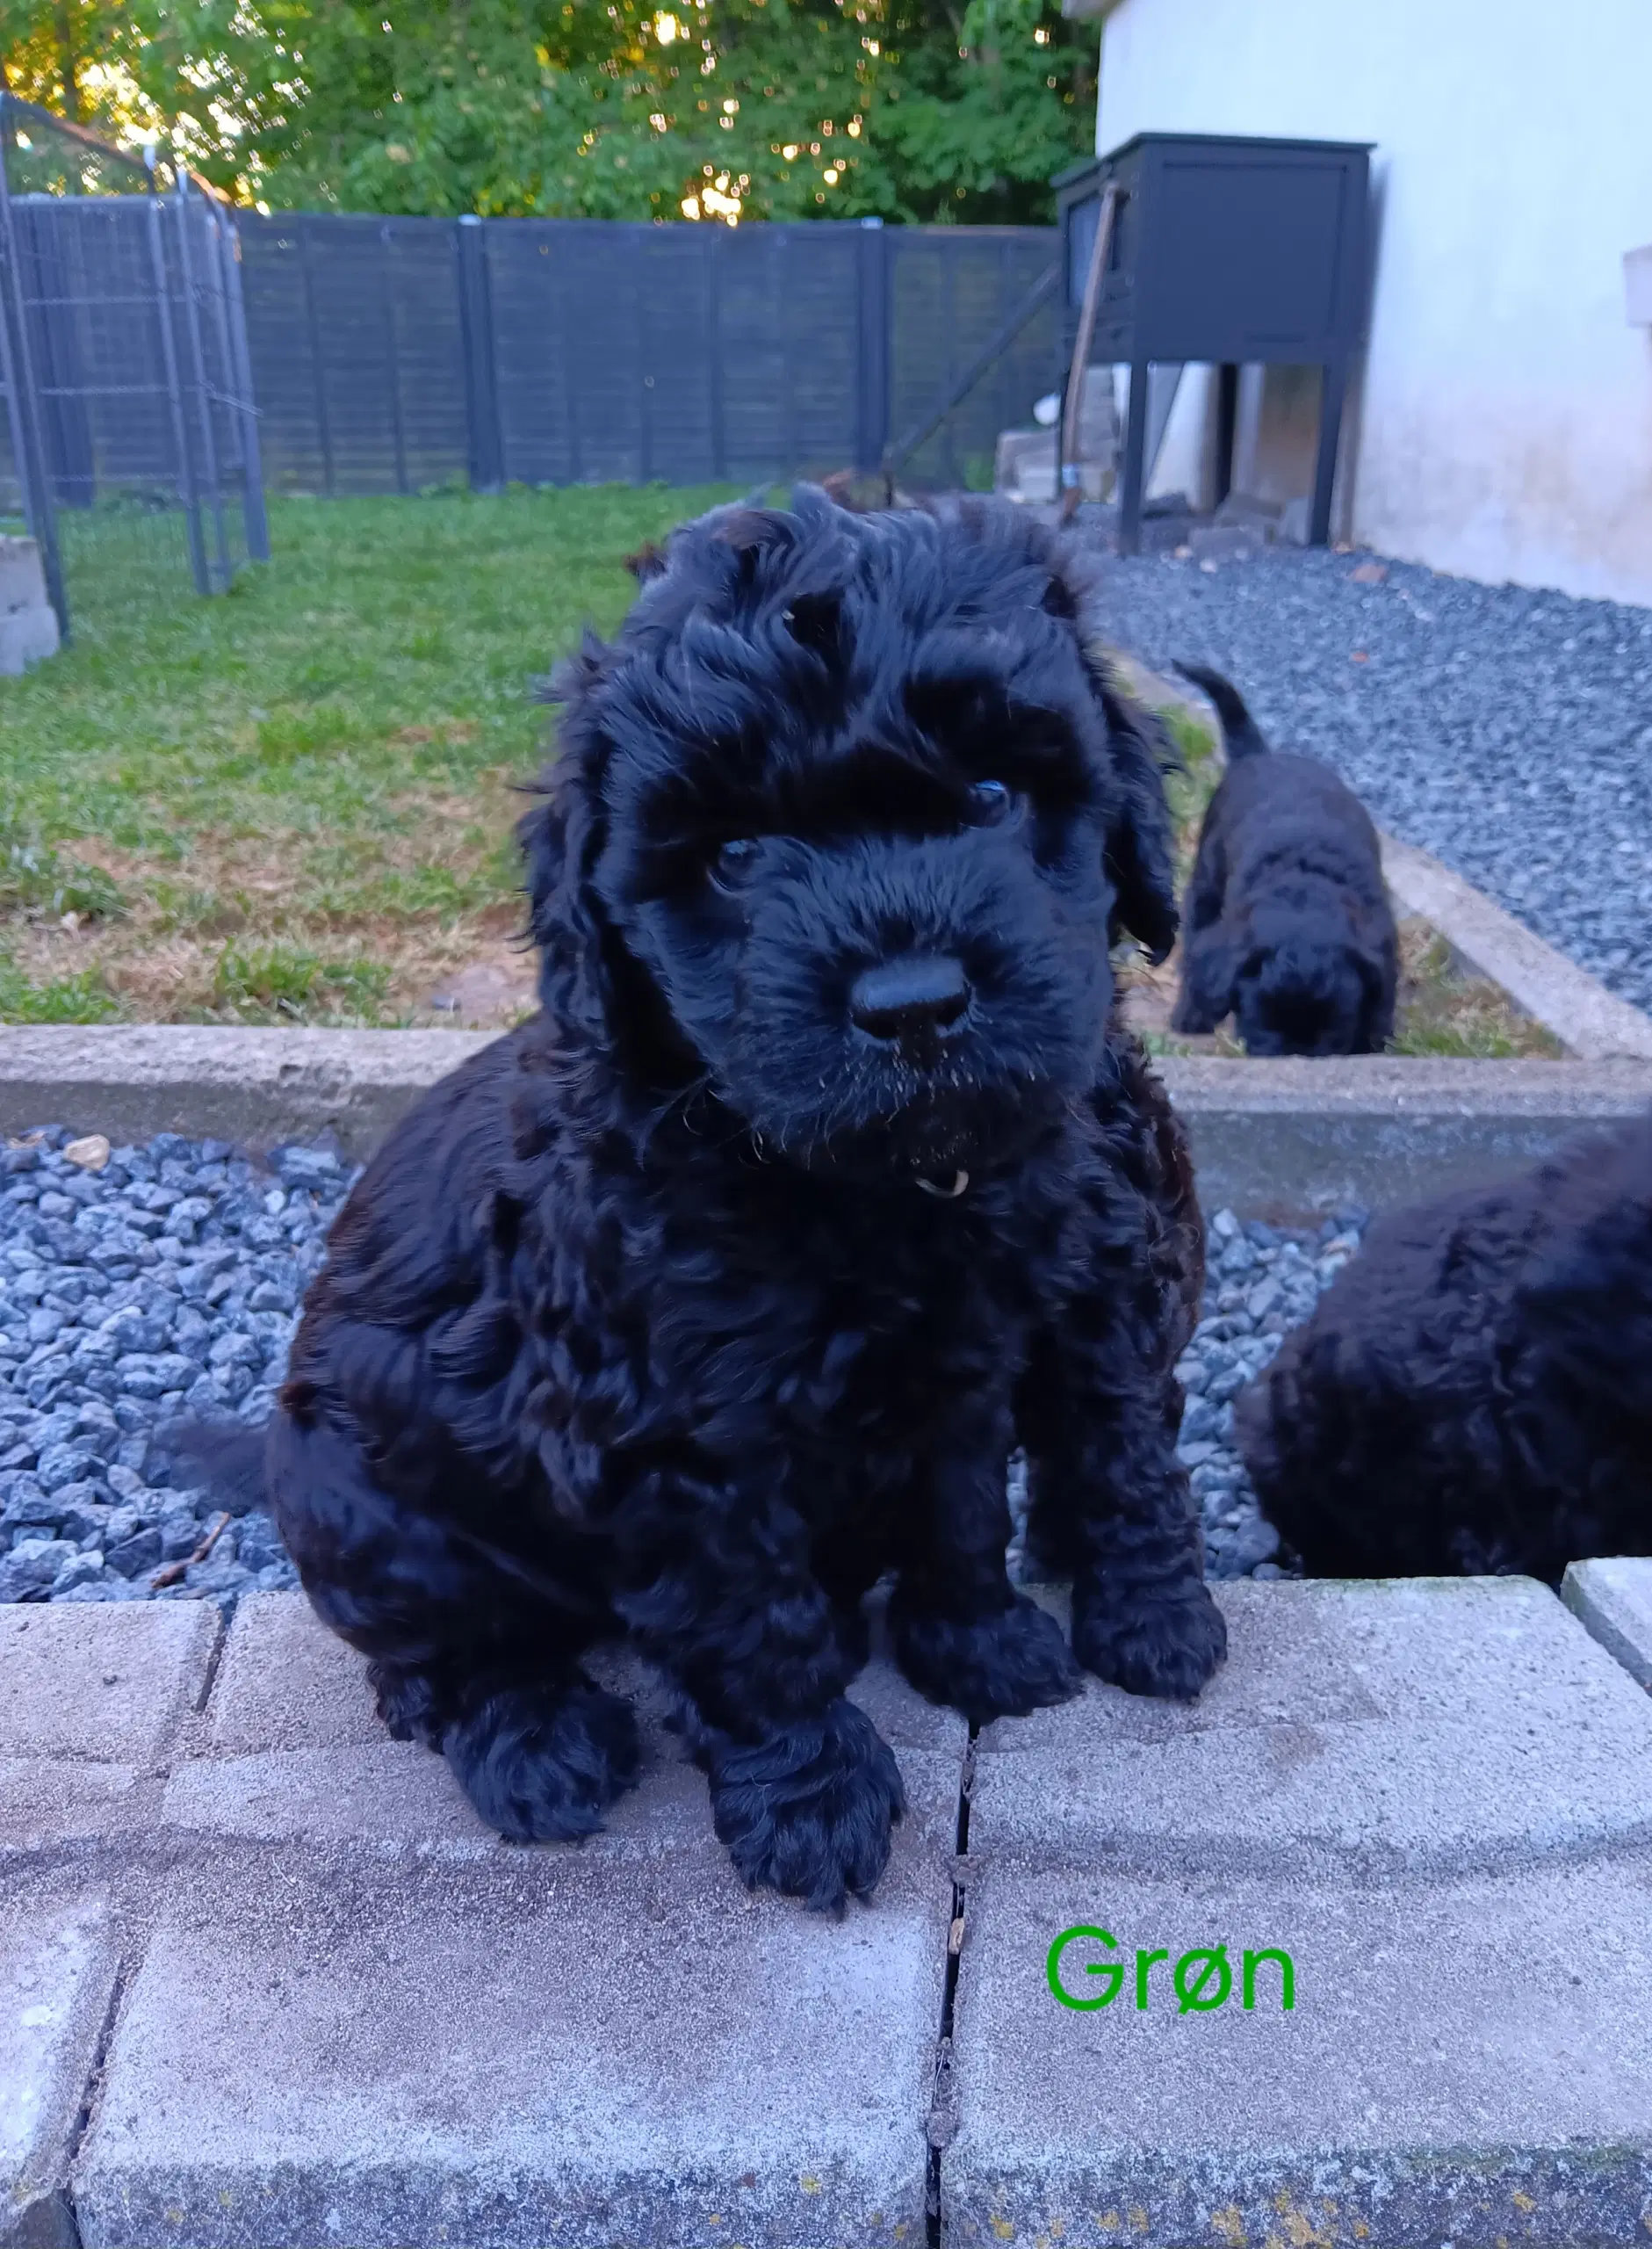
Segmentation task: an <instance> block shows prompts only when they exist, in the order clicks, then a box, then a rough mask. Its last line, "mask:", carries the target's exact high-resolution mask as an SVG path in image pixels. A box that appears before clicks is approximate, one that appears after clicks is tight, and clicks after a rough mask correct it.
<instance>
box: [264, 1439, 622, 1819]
mask: <svg viewBox="0 0 1652 2249" xmlns="http://www.w3.org/2000/svg"><path fill="white" fill-rule="evenodd" d="M269 1461H270V1497H271V1504H272V1507H273V1508H274V1511H275V1514H276V1517H277V1520H278V1523H279V1525H280V1528H281V1531H282V1534H283V1537H285V1541H286V1544H287V1547H288V1550H289V1551H290V1552H291V1553H292V1558H293V1559H294V1561H295V1562H296V1563H297V1564H298V1566H299V1574H300V1576H301V1577H302V1579H303V1581H304V1587H305V1591H306V1592H307V1594H308V1595H309V1597H310V1602H311V1604H312V1606H313V1607H314V1609H315V1611H316V1614H317V1615H318V1616H320V1617H321V1621H322V1623H326V1624H328V1625H330V1626H331V1628H332V1630H333V1631H335V1632H337V1633H338V1634H339V1635H340V1637H341V1638H343V1639H345V1640H348V1641H349V1642H350V1645H351V1646H353V1647H356V1648H358V1649H359V1650H360V1651H361V1652H362V1653H363V1654H364V1655H365V1656H366V1657H367V1659H368V1666H367V1675H368V1680H369V1682H370V1684H371V1685H372V1689H373V1692H374V1695H375V1696H376V1698H377V1701H378V1706H379V1717H381V1718H382V1719H383V1721H384V1724H385V1725H386V1729H387V1731H388V1732H390V1734H391V1735H392V1737H393V1739H397V1740H400V1741H407V1740H415V1741H422V1743H423V1744H424V1745H425V1746H426V1747H427V1748H429V1749H433V1750H436V1751H438V1752H439V1753H440V1754H442V1755H443V1756H444V1757H445V1758H446V1760H447V1762H448V1764H449V1766H450V1767H451V1770H452V1772H453V1775H454V1777H455V1778H456V1779H457V1780H458V1783H459V1785H460V1787H461V1788H463V1790H465V1794H466V1796H467V1797H469V1798H470V1800H471V1802H472V1804H473V1805H474V1806H475V1808H476V1810H477V1811H478V1812H479V1813H480V1816H481V1818H482V1819H485V1820H486V1821H487V1823H488V1825H489V1826H492V1827H494V1828H496V1829H497V1830H498V1832H499V1833H501V1835H505V1836H508V1837H509V1838H510V1840H513V1841H516V1842H547V1841H552V1840H569V1839H572V1838H574V1837H577V1836H581V1835H588V1834H589V1833H592V1832H593V1831H594V1830H595V1829H596V1828H598V1827H600V1826H602V1811H603V1810H604V1809H605V1808H606V1806H607V1805H608V1804H611V1803H612V1802H613V1801H614V1799H615V1798H616V1797H617V1796H619V1795H621V1794H622V1793H623V1792H624V1790H626V1789H628V1788H630V1787H631V1786H632V1785H633V1784H634V1783H635V1781H636V1778H637V1773H638V1762H639V1756H638V1738H637V1722H636V1717H635V1715H634V1713H633V1712H632V1710H631V1705H630V1704H629V1703H626V1702H624V1701H623V1700H622V1699H621V1698H620V1697H619V1696H616V1695H610V1694H609V1693H607V1692H605V1691H604V1690H603V1689H602V1688H600V1687H597V1686H595V1685H594V1684H593V1683H592V1682H591V1681H590V1680H588V1678H587V1677H586V1676H585V1674H583V1672H582V1671H581V1669H580V1667H579V1656H580V1653H581V1651H582V1650H583V1649H584V1648H586V1647H588V1646H589V1645H591V1643H592V1642H593V1641H594V1640H595V1639H596V1638H599V1637H601V1635H602V1632H603V1631H604V1629H607V1630H608V1631H612V1630H613V1629H615V1619H614V1618H613V1616H612V1615H611V1613H610V1612H609V1611H608V1610H607V1609H606V1606H605V1604H604V1603H603V1602H602V1601H601V1599H600V1597H598V1596H596V1595H595V1594H594V1593H592V1592H591V1591H590V1589H588V1588H584V1587H580V1586H578V1585H577V1584H574V1583H572V1582H570V1583H568V1584H567V1585H566V1586H555V1587H553V1586H552V1585H550V1584H549V1583H547V1584H546V1585H545V1587H538V1586H537V1585H530V1584H529V1583H527V1582H526V1581H525V1580H523V1578H521V1577H519V1576H517V1575H516V1574H514V1573H511V1572H510V1571H509V1570H508V1569H507V1568H505V1567H504V1566H502V1565H501V1563H499V1562H497V1561H495V1560H494V1558H492V1557H491V1556H490V1555H489V1554H488V1552H487V1551H486V1550H485V1549H483V1548H481V1547H480V1546H479V1545H478V1544H476V1543H474V1542H473V1541H471V1540H467V1539H464V1538H461V1537H458V1536H457V1535H456V1533H455V1532H454V1530H452V1529H450V1527H449V1525H448V1523H447V1522H444V1521H443V1520H441V1519H439V1518H438V1517H436V1516H435V1515H431V1514H429V1513H427V1512H424V1511H423V1510H422V1509H419V1508H412V1507H408V1506H405V1505H402V1504H400V1503H399V1502H398V1501H396V1500H395V1499H393V1497H391V1496H390V1495H389V1494H388V1493H386V1492H385V1491H384V1490H382V1489H381V1488H380V1487H379V1485H378V1484H377V1483H376V1482H375V1481H374V1479H373V1476H372V1472H371V1471H370V1469H369V1466H368V1464H367V1462H366V1460H365V1458H364V1456H363V1454H362V1452H361V1450H360V1449H359V1448H358V1447H357V1445H356V1444H354V1443H351V1442H350V1441H349V1440H348V1439H347V1438H345V1437H343V1436H342V1435H339V1434H338V1433H337V1432H336V1431H335V1430H333V1429H331V1428H328V1427H327V1426H326V1424H325V1423H324V1422H321V1421H319V1420H316V1421H309V1422H307V1421H305V1420H303V1419H302V1418H299V1417H298V1416H294V1415H292V1414H287V1413H282V1414H278V1415H277V1418H276V1421H274V1423H273V1424H272V1425H271V1442H270V1450H269Z"/></svg>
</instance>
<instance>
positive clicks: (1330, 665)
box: [1102, 548, 1652, 1009]
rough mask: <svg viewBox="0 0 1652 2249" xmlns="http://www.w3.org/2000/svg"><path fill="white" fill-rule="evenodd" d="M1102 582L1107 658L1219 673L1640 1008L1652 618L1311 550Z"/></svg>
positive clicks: (1649, 803) (1189, 563) (1187, 564)
mask: <svg viewBox="0 0 1652 2249" xmlns="http://www.w3.org/2000/svg"><path fill="white" fill-rule="evenodd" d="M1207 562H1208V564H1209V567H1208V568H1207V567H1205V564H1206V563H1207ZM1361 567H1363V568H1367V570H1369V569H1371V568H1381V569H1383V570H1384V571H1385V573H1386V575H1384V576H1383V577H1382V579H1381V582H1378V583H1364V582H1360V579H1358V578H1357V577H1356V576H1355V575H1354V573H1355V571H1356V569H1359V568H1361ZM1102 577H1103V589H1104V606H1105V611H1106V618H1107V635H1108V637H1109V639H1111V640H1113V641H1114V642H1115V644H1116V645H1118V646H1119V647H1122V648H1124V649H1126V650H1127V651H1129V654H1132V655H1135V656H1136V657H1138V658H1139V659H1140V660H1141V661H1142V662H1143V663H1146V664H1148V665H1151V667H1152V668H1153V669H1156V670H1159V671H1165V670H1167V669H1169V667H1170V665H1171V664H1172V662H1174V661H1175V660H1176V659H1178V658H1188V659H1192V660H1193V661H1194V662H1203V663H1207V664H1213V665H1215V667H1216V669H1218V670H1220V671H1224V672H1226V673H1227V674H1228V675H1229V676H1230V678H1231V679H1232V680H1233V681H1234V683H1235V684H1236V685H1237V687H1238V689H1239V690H1240V691H1241V693H1242V694H1243V695H1244V698H1245V699H1246V701H1247V702H1248V703H1249V704H1250V705H1251V708H1252V711H1253V712H1254V713H1255V715H1256V718H1257V720H1258V722H1259V725H1260V726H1261V727H1262V728H1263V731H1264V732H1265V733H1266V734H1267V735H1268V737H1269V739H1270V740H1271V741H1273V742H1274V743H1276V744H1277V745H1278V746H1279V747H1280V748H1290V749H1302V750H1308V751H1310V752H1312V753H1313V754H1314V755H1315V756H1319V757H1323V758H1324V759H1325V760H1326V762H1327V763H1330V764H1331V765H1333V766H1334V767H1335V768H1336V769H1337V770H1338V772H1339V773H1341V775H1342V776H1343V777H1344V778H1345V780H1346V781H1347V782H1348V783H1349V784H1350V785H1352V786H1353V788H1355V789H1356V790H1358V792H1360V795H1361V797H1363V799H1365V802H1366V804H1367V806H1369V808H1370V810H1371V813H1372V814H1373V816H1374V818H1375V819H1376V821H1378V823H1379V825H1381V826H1382V827H1384V828H1388V829H1389V832H1390V833H1391V834H1392V835H1396V836H1398V837H1399V838H1401V840H1402V841H1403V842H1407V843H1411V844H1415V845H1416V846H1418V848H1419V849H1420V850H1426V851H1432V853H1433V854H1434V855H1435V856H1436V857H1438V858H1440V859H1442V860H1444V861H1445V863H1446V865H1447V866H1450V867H1453V868H1454V869H1455V870H1456V871H1457V872H1458V873H1459V874H1461V875H1462V876H1464V877H1466V878H1467V879H1468V881H1470V882H1473V883H1475V884H1477V885H1478V886H1480V887H1481V888H1482V890H1484V891H1486V892H1487V893H1489V894H1490V896H1491V897H1493V898H1495V899H1496V900H1497V902H1498V903H1499V904H1500V905H1501V906H1503V907H1504V908H1506V909H1507V911H1508V912H1510V913H1511V914H1513V915H1516V916H1517V917H1518V918H1519V920H1520V921H1522V922H1525V923H1526V925H1527V927H1528V928H1530V929H1534V930H1535V931H1536V932H1537V933H1538V935H1539V936H1542V937H1545V938H1547V940H1548V942H1549V943H1550V944H1554V945H1555V946H1557V947H1559V948H1560V950H1561V951H1564V952H1566V953H1569V955H1570V956H1571V957H1572V958H1573V959H1575V960H1576V961H1577V962H1579V963H1580V964H1581V965H1583V967H1585V968H1587V969H1589V970H1591V972H1592V973H1594V974H1595V975H1597V976H1598V977H1599V979H1600V980H1601V981H1602V983H1604V984H1605V985H1607V986H1608V987H1610V988H1611V989H1612V991H1614V992H1616V993H1618V994H1620V997H1622V998H1623V999H1626V1000H1627V1001H1629V1002H1631V1003H1632V1004H1633V1005H1634V1006H1637V1007H1641V1008H1644V1009H1652V910H1648V909H1649V908H1652V610H1646V609H1639V608H1630V607H1627V606H1625V605H1622V604H1618V603H1614V602H1605V601H1577V600H1573V599H1572V598H1571V597H1569V596H1567V595H1565V594H1558V593H1534V592H1531V591H1528V590H1527V589H1525V588H1522V587H1519V586H1482V585H1479V584H1476V583H1475V582H1472V581H1470V580H1468V579H1464V578H1448V577H1440V576H1436V575H1435V574H1434V573H1433V572H1432V571H1430V570H1427V569H1424V568H1421V567H1419V566H1418V565H1415V564H1410V563H1402V562H1381V563H1378V562H1377V560H1376V558H1374V557H1372V556H1369V555H1361V554H1337V553H1331V552H1329V551H1327V550H1325V549H1324V548H1320V549H1308V550H1302V549H1290V548H1265V549H1261V550H1259V551H1258V552H1255V553H1252V556H1251V557H1250V558H1249V559H1247V560H1223V561H1219V562H1218V561H1212V560H1210V558H1208V557H1207V558H1204V560H1203V561H1201V560H1200V559H1198V558H1195V559H1192V560H1176V559H1174V558H1173V557H1172V556H1168V555H1166V556H1156V555H1144V556H1141V557H1136V558H1131V559H1129V560H1125V559H1123V558H1121V557H1117V556H1114V557H1110V558H1108V559H1107V560H1106V561H1105V562H1104V563H1103V564H1102Z"/></svg>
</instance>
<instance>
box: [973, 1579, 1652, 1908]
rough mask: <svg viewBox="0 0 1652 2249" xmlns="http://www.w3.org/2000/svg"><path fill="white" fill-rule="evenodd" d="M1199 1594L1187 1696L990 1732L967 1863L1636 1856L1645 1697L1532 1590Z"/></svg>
mask: <svg viewBox="0 0 1652 2249" xmlns="http://www.w3.org/2000/svg"><path fill="white" fill-rule="evenodd" d="M1215 1591H1216V1597H1217V1599H1218V1600H1219V1601H1220V1602H1221V1603H1222V1606H1223V1611H1224V1613H1225V1615H1226V1616H1227V1619H1228V1631H1229V1657H1228V1661H1227V1663H1226V1665H1225V1666H1224V1667H1223V1669H1222V1670H1221V1671H1220V1672H1219V1673H1218V1674H1217V1675H1216V1678H1215V1679H1214V1680H1213V1681H1212V1682H1211V1684H1210V1685H1209V1686H1208V1688H1207V1689H1205V1692H1204V1694H1203V1695H1202V1696H1201V1697H1200V1699H1199V1701H1198V1702H1197V1703H1194V1705H1193V1706H1192V1707H1191V1708H1189V1709H1182V1708H1181V1707H1179V1706H1178V1705H1175V1704H1172V1703H1155V1702H1151V1701H1147V1700H1144V1699H1143V1698H1141V1697H1139V1696H1129V1695H1125V1694H1124V1693H1122V1691H1121V1690H1120V1689H1116V1688H1112V1687H1105V1686H1103V1685H1101V1684H1100V1682H1099V1681H1094V1680H1092V1681H1089V1682H1087V1685H1086V1691H1085V1693H1084V1694H1083V1696H1080V1697H1079V1698H1078V1700H1076V1701H1074V1702H1071V1703H1065V1704H1063V1705H1062V1706H1061V1707H1060V1708H1058V1709H1057V1710H1042V1711H1040V1712H1038V1713H1037V1714H1036V1715H1035V1717H1030V1718H1019V1719H1018V1718H1006V1719H1000V1720H999V1722H998V1724H997V1725H992V1726H990V1727H988V1728H987V1729H986V1730H985V1732H984V1733H983V1735H982V1737H981V1740H980V1743H979V1745H978V1749H977V1760H976V1769H975V1782H974V1788H973V1792H972V1797H971V1807H970V1862H971V1865H972V1866H973V1865H974V1864H975V1862H977V1860H978V1859H979V1858H981V1857H983V1856H991V1857H1010V1858H1014V1859H1017V1860H1021V1861H1024V1862H1029V1863H1063V1862H1070V1861H1071V1859H1073V1858H1074V1857H1075V1856H1078V1857H1081V1858H1083V1859H1084V1860H1085V1861H1086V1863H1091V1864H1095V1865H1106V1866H1108V1867H1113V1868H1118V1869H1139V1870H1142V1871H1148V1870H1163V1871H1165V1872H1179V1873H1180V1872H1192V1871H1194V1870H1205V1869H1217V1870H1224V1871H1238V1870H1241V1869H1244V1870H1249V1871H1253V1872H1265V1871H1267V1870H1269V1869H1279V1868H1281V1867H1285V1866H1297V1867H1302V1869H1304V1870H1308V1869H1311V1868H1312V1867H1313V1866H1315V1865H1316V1864H1317V1865H1318V1866H1319V1867H1321V1868H1322V1869H1324V1868H1329V1867H1331V1866H1333V1865H1338V1864H1340V1865H1344V1866H1347V1867H1350V1868H1353V1869H1359V1870H1361V1871H1363V1872H1364V1873H1366V1874H1374V1873H1378V1872H1382V1873H1394V1872H1398V1871H1401V1870H1406V1869H1409V1870H1410V1871H1413V1872H1425V1871H1427V1872H1432V1873H1433V1874H1441V1873H1449V1872H1452V1871H1454V1870H1457V1869H1461V1870H1464V1871H1473V1870H1480V1869H1487V1868H1490V1867H1493V1866H1497V1865H1514V1864H1519V1863H1524V1862H1533V1861H1537V1860H1541V1859H1544V1858H1564V1857H1569V1856H1570V1857H1575V1856H1580V1855H1587V1854H1588V1853H1591V1852H1593V1851H1598V1850H1605V1849H1626V1848H1639V1847H1642V1846H1652V1703H1648V1698H1647V1697H1646V1696H1644V1695H1643V1694H1641V1692H1639V1690H1638V1689H1636V1688H1635V1687H1634V1684H1633V1682H1632V1681H1630V1680H1629V1679H1628V1678H1627V1675H1626V1674H1624V1672H1623V1671H1622V1670H1621V1669H1620V1667H1618V1666H1617V1665H1615V1664H1614V1663H1613V1662H1612V1660H1611V1659H1610V1658H1609V1657H1608V1656H1607V1654H1606V1652H1605V1650H1604V1649H1603V1648H1601V1647H1599V1646H1598V1645H1596V1644H1595V1643H1594V1642H1593V1641H1591V1639H1590V1638H1589V1636H1588V1635H1587V1633H1585V1632H1584V1631H1582V1630H1581V1629H1580V1628H1579V1626H1578V1624H1577V1623H1576V1619H1575V1618H1574V1617H1572V1616H1570V1615H1569V1613H1568V1611H1567V1610H1566V1609H1564V1608H1563V1607H1562V1605H1561V1603H1560V1602H1558V1601H1557V1600H1556V1599H1555V1596H1554V1595H1553V1594H1552V1593H1550V1592H1549V1591H1548V1590H1547V1587H1543V1586H1540V1585H1538V1584H1536V1583H1535V1582H1533V1580H1530V1579H1520V1578H1484V1579H1475V1580H1462V1579H1449V1580H1447V1579H1408V1580H1394V1581H1392V1582H1389V1583H1384V1584H1380V1585H1342V1584H1332V1583H1328V1582H1324V1581H1319V1582H1308V1583H1300V1584H1293V1583H1273V1584H1266V1585H1263V1584H1256V1583H1253V1582H1249V1581H1240V1582H1238V1583H1236V1584H1232V1585H1223V1586H1220V1587H1216V1588H1215ZM1052 1605H1058V1604H1052ZM1057 1806H1058V1807H1059V1809H1058V1811H1057V1810H1056V1809H1055V1808H1054V1807H1057Z"/></svg>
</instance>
